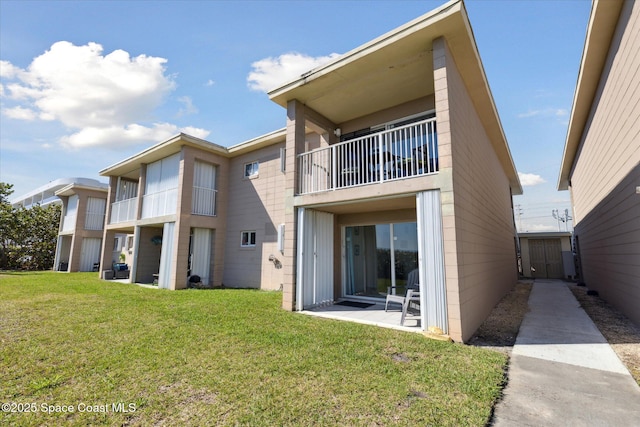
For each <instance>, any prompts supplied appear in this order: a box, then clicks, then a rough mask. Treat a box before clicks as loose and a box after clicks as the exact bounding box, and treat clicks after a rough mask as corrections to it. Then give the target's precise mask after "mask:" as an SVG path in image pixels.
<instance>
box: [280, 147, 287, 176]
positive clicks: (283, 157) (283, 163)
mask: <svg viewBox="0 0 640 427" xmlns="http://www.w3.org/2000/svg"><path fill="white" fill-rule="evenodd" d="M286 171H287V149H286V148H284V147H282V148H280V172H286Z"/></svg>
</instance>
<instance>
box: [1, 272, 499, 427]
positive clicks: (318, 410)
mask: <svg viewBox="0 0 640 427" xmlns="http://www.w3.org/2000/svg"><path fill="white" fill-rule="evenodd" d="M0 295H2V298H1V299H0V401H1V402H15V403H19V404H30V403H35V404H36V406H37V408H38V412H36V413H6V412H3V413H1V414H0V425H34V426H35V425H61V424H64V425H136V426H138V425H140V426H147V425H251V426H263V425H264V426H273V425H279V426H299V425H329V426H330V425H350V426H359V425H363V426H376V425H384V426H389V425H439V426H448V425H450V426H482V425H485V424H486V422H487V421H488V419H489V417H490V414H491V408H492V405H493V403H494V401H495V400H496V399H497V397H498V396H499V394H500V390H501V384H502V381H503V368H504V365H505V363H506V356H504V355H502V354H499V353H496V352H491V351H487V350H483V349H479V348H474V347H469V346H463V345H459V344H452V343H447V342H440V341H434V340H429V339H426V338H424V337H423V336H421V335H419V334H414V333H406V332H400V331H394V330H388V329H383V328H377V327H372V326H367V325H360V324H356V323H348V322H339V321H334V320H329V319H320V318H315V317H310V316H304V315H300V314H296V313H290V312H287V311H284V310H282V309H281V308H280V304H281V294H280V293H278V292H262V291H252V290H233V289H224V290H185V291H176V292H171V291H163V290H157V289H147V288H142V287H138V286H133V285H126V284H120V283H114V282H105V281H101V280H99V279H98V278H97V277H96V274H95V273H70V274H67V273H51V272H42V273H24V274H22V273H20V274H11V275H0ZM43 405H44V406H43ZM56 405H57V406H59V407H62V406H63V405H64V406H68V405H71V406H72V407H73V408H74V412H53V413H52V412H51V411H50V412H49V413H43V408H50V407H51V406H56ZM87 408H90V409H91V411H88V410H87ZM104 409H106V410H104ZM122 409H128V410H129V411H128V412H123V411H122ZM131 409H135V411H131Z"/></svg>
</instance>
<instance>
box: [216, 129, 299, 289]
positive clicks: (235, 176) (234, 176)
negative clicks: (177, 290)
mask: <svg viewBox="0 0 640 427" xmlns="http://www.w3.org/2000/svg"><path fill="white" fill-rule="evenodd" d="M284 146H285V143H284V141H282V142H280V143H277V144H275V145H271V146H268V147H265V148H261V149H258V150H256V151H253V152H250V153H247V154H244V155H241V156H238V157H234V158H233V159H231V161H230V169H229V196H230V197H229V203H228V204H227V215H228V220H227V227H226V233H227V234H226V245H225V252H226V253H225V259H226V262H225V270H224V278H223V283H224V285H225V286H229V287H243V288H244V287H250V288H260V289H267V290H277V289H280V288H281V287H282V284H283V268H282V262H283V261H284V259H285V255H284V254H282V253H280V252H279V251H278V248H277V237H278V236H277V230H278V225H279V224H282V223H284V222H285V216H284V211H285V207H284V184H285V177H286V175H285V173H283V172H282V171H281V170H280V149H281V148H284ZM255 161H257V162H259V172H258V176H257V177H254V178H245V177H244V165H245V164H246V163H250V162H255ZM242 231H255V232H256V246H255V247H251V248H242V247H240V235H241V232H242ZM286 233H289V230H286ZM271 255H273V256H274V257H275V258H276V260H277V262H275V261H269V257H270V256H271ZM287 255H289V254H287Z"/></svg>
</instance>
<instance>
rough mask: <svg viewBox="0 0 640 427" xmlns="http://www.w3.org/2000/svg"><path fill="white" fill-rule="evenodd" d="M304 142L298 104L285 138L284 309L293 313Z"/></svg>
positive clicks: (289, 116) (289, 114) (292, 107)
mask: <svg viewBox="0 0 640 427" xmlns="http://www.w3.org/2000/svg"><path fill="white" fill-rule="evenodd" d="M304 141H305V108H304V105H302V104H301V103H300V102H299V101H297V100H295V99H294V100H292V101H289V103H288V105H287V137H286V178H285V189H284V198H285V199H284V206H285V212H284V217H285V230H286V231H285V236H284V258H283V262H282V267H283V270H284V271H283V283H282V307H283V308H284V309H285V310H294V309H295V302H296V254H297V245H296V236H297V234H298V229H297V219H296V209H295V207H294V205H293V200H294V196H295V194H296V190H297V188H298V170H297V169H298V168H297V162H296V159H297V155H298V154H300V153H302V152H303V151H304Z"/></svg>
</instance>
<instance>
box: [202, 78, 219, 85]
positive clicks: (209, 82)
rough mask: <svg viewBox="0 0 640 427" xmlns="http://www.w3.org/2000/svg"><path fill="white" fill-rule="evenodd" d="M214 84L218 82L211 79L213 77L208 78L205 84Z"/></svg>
mask: <svg viewBox="0 0 640 427" xmlns="http://www.w3.org/2000/svg"><path fill="white" fill-rule="evenodd" d="M214 84H216V82H215V81H213V80H211V79H209V80H207V82H206V83H205V84H204V85H205V86H213V85H214Z"/></svg>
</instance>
